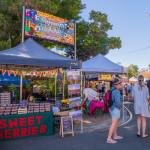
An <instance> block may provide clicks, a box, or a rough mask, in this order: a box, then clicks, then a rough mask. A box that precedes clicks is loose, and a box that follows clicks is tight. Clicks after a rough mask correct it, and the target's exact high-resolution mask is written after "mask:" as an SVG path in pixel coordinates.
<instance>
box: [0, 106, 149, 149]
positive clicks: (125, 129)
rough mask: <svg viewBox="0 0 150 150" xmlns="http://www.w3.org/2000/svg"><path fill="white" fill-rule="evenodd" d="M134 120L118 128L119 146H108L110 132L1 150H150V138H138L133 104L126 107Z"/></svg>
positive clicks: (2, 146) (48, 138) (13, 145)
mask: <svg viewBox="0 0 150 150" xmlns="http://www.w3.org/2000/svg"><path fill="white" fill-rule="evenodd" d="M126 106H127V107H128V108H129V110H130V111H131V112H132V114H133V119H132V120H131V121H130V122H129V123H127V124H125V125H123V126H121V127H119V128H118V135H121V136H123V137H124V139H122V140H118V143H117V144H107V143H106V138H107V134H108V131H100V132H92V133H84V134H76V135H75V136H74V137H72V136H65V138H61V136H59V135H55V136H43V137H36V138H28V139H22V140H12V141H7V142H0V150H50V149H51V150H108V149H110V150H150V137H148V138H146V139H143V138H142V137H140V138H139V137H137V136H136V132H137V126H136V119H137V117H136V116H135V115H134V110H133V104H129V105H126ZM146 133H147V134H149V135H150V118H148V119H147V132H146Z"/></svg>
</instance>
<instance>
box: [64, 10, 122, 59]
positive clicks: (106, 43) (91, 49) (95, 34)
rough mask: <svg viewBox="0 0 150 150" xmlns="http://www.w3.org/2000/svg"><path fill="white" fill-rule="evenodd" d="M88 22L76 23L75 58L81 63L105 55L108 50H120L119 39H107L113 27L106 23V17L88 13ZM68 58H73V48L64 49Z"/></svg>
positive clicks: (97, 13)
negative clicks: (108, 32)
mask: <svg viewBox="0 0 150 150" xmlns="http://www.w3.org/2000/svg"><path fill="white" fill-rule="evenodd" d="M89 19H90V22H86V21H81V22H78V23H77V39H76V44H77V58H78V59H81V60H83V61H85V60H88V59H90V58H92V57H95V56H96V55H98V54H102V55H106V54H108V52H109V50H110V49H115V48H118V49H119V48H121V40H120V37H109V36H108V34H107V31H109V30H112V27H113V25H111V24H110V23H109V22H108V18H107V15H106V14H105V13H101V12H99V11H94V10H92V11H91V12H90V18H89ZM65 52H66V54H67V55H68V56H71V57H72V58H73V56H74V51H73V47H67V48H65Z"/></svg>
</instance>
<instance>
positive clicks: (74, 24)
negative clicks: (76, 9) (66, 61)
mask: <svg viewBox="0 0 150 150" xmlns="http://www.w3.org/2000/svg"><path fill="white" fill-rule="evenodd" d="M74 59H75V60H76V21H74Z"/></svg>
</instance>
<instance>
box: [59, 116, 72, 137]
mask: <svg viewBox="0 0 150 150" xmlns="http://www.w3.org/2000/svg"><path fill="white" fill-rule="evenodd" d="M61 133H62V137H64V134H70V133H71V134H72V136H74V131H73V119H72V116H68V117H61V124H60V135H61Z"/></svg>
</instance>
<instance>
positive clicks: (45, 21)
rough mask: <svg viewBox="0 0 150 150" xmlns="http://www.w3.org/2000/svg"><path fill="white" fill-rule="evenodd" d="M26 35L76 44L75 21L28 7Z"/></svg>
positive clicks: (26, 12)
mask: <svg viewBox="0 0 150 150" xmlns="http://www.w3.org/2000/svg"><path fill="white" fill-rule="evenodd" d="M25 36H30V37H36V38H40V39H44V40H50V41H54V42H59V43H63V44H68V45H74V23H72V22H69V20H65V19H62V18H59V17H56V16H53V15H49V14H46V13H43V12H40V11H37V10H34V9H28V8H26V9H25Z"/></svg>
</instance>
